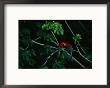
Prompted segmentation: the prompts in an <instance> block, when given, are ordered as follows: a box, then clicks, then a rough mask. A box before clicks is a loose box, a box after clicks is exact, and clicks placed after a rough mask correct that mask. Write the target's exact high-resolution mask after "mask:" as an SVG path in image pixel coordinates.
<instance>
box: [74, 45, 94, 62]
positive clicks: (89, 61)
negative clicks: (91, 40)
mask: <svg viewBox="0 0 110 88" xmlns="http://www.w3.org/2000/svg"><path fill="white" fill-rule="evenodd" d="M76 48H77V50H78V53H79V54H80V56H81V57H83V58H84V59H85V60H87V61H88V62H90V63H92V62H91V61H90V60H88V58H86V57H85V56H83V55H82V53H81V52H80V51H79V49H78V47H77V46H76Z"/></svg>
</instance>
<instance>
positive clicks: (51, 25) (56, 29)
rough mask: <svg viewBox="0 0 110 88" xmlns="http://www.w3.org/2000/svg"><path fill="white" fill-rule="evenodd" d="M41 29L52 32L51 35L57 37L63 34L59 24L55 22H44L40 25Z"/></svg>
mask: <svg viewBox="0 0 110 88" xmlns="http://www.w3.org/2000/svg"><path fill="white" fill-rule="evenodd" d="M42 29H43V30H47V31H53V33H54V34H57V35H63V34H64V30H63V28H62V24H60V23H59V22H55V21H52V22H47V21H46V22H45V23H44V24H43V25H42Z"/></svg>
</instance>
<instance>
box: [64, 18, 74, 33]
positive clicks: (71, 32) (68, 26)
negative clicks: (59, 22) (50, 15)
mask: <svg viewBox="0 0 110 88" xmlns="http://www.w3.org/2000/svg"><path fill="white" fill-rule="evenodd" d="M65 23H66V25H67V27H68V28H69V30H70V31H71V33H72V35H74V33H73V31H72V29H71V27H70V26H69V24H68V23H67V21H66V20H65Z"/></svg>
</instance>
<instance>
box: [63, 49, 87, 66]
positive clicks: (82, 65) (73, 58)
mask: <svg viewBox="0 0 110 88" xmlns="http://www.w3.org/2000/svg"><path fill="white" fill-rule="evenodd" d="M63 51H65V52H66V53H67V54H68V55H69V56H71V55H70V54H69V53H68V52H67V51H66V50H63ZM72 59H73V60H74V61H75V62H77V63H78V64H79V65H80V66H81V67H82V68H86V67H85V66H84V65H83V64H81V63H80V62H79V61H78V60H77V59H75V58H74V57H73V56H72Z"/></svg>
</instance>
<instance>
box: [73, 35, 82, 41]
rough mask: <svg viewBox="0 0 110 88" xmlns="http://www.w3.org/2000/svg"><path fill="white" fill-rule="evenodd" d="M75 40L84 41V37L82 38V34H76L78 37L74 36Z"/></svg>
mask: <svg viewBox="0 0 110 88" xmlns="http://www.w3.org/2000/svg"><path fill="white" fill-rule="evenodd" d="M73 39H74V40H75V41H80V40H81V39H82V37H81V35H80V34H76V35H74V36H73Z"/></svg>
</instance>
